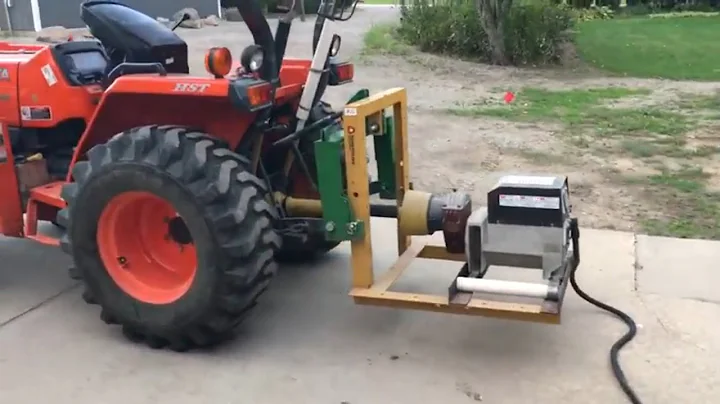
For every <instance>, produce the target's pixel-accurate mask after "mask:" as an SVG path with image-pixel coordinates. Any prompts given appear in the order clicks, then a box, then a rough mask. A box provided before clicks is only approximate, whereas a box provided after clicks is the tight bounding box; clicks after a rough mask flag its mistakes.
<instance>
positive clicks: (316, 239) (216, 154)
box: [0, 0, 354, 350]
mask: <svg viewBox="0 0 720 404" xmlns="http://www.w3.org/2000/svg"><path fill="white" fill-rule="evenodd" d="M227 3H228V4H225V5H226V6H236V7H237V8H238V9H239V11H240V13H241V14H242V17H243V20H244V21H245V23H246V24H247V26H248V27H249V29H250V31H251V33H252V36H253V38H254V44H252V45H250V46H248V47H247V48H246V49H245V50H244V51H243V53H242V55H241V56H240V64H239V65H235V64H233V63H232V56H231V54H230V51H229V50H228V49H226V48H212V49H210V50H209V51H208V54H207V56H206V59H205V65H206V68H207V70H208V72H209V73H210V74H209V75H208V76H205V77H203V76H190V75H189V74H188V73H189V69H188V50H187V45H186V43H185V42H184V41H183V40H182V39H180V37H178V36H177V35H176V34H175V33H173V32H172V30H171V29H169V28H168V27H166V26H165V25H163V24H161V23H159V22H157V21H155V20H154V19H152V18H150V17H149V16H147V15H144V14H142V13H140V12H138V11H136V10H133V9H131V8H129V7H127V6H125V5H123V4H121V3H117V2H113V1H104V0H103V1H87V2H85V3H83V4H82V5H81V9H80V12H81V17H82V19H83V21H84V22H85V24H86V25H87V26H88V28H89V29H90V32H91V34H92V35H93V36H94V37H95V38H96V39H97V40H83V41H69V42H66V43H61V44H55V45H50V46H44V45H26V44H12V43H0V97H2V99H1V101H2V104H0V130H1V132H2V136H1V137H0V181H1V183H2V184H3V186H2V188H1V190H0V233H2V234H4V235H6V236H11V237H27V238H30V239H34V240H36V241H39V242H41V243H45V244H50V245H59V246H60V247H61V248H62V249H63V250H64V251H65V252H67V253H68V254H70V255H71V256H72V258H73V260H74V264H75V265H74V268H73V269H72V270H71V275H72V276H73V277H75V278H76V279H80V280H82V282H83V283H84V286H85V291H84V294H83V297H84V299H85V300H86V301H87V302H88V303H92V304H98V305H100V306H101V308H102V319H103V320H104V321H105V322H107V323H110V324H119V325H121V326H122V329H123V332H124V334H125V335H126V336H128V337H130V338H132V339H138V340H144V341H145V342H146V343H147V344H149V345H151V346H153V347H163V346H169V347H170V348H172V349H175V350H184V349H188V348H191V347H194V346H203V345H208V344H213V343H215V342H218V341H220V340H222V339H223V338H225V337H227V336H228V333H229V332H230V330H232V329H233V327H234V326H235V325H236V324H237V323H238V322H239V320H240V319H241V318H242V317H243V316H244V315H245V312H246V311H247V310H248V309H250V308H251V307H253V305H254V304H255V301H256V299H257V298H258V296H259V295H260V294H261V293H263V291H264V290H265V288H266V287H267V285H268V283H269V282H270V279H271V278H272V277H273V275H274V274H275V271H276V263H275V262H276V259H277V260H298V259H307V258H309V257H312V256H313V255H316V254H319V253H323V252H326V251H328V250H330V249H332V248H334V247H335V246H336V245H337V244H338V243H339V242H340V241H339V240H335V241H333V240H327V238H326V237H325V230H324V227H323V225H322V224H318V223H317V222H318V221H319V220H321V219H317V218H316V219H310V218H306V219H303V218H291V217H289V215H288V214H287V211H286V209H285V208H284V206H283V203H284V200H285V199H287V198H290V197H295V198H310V199H314V200H319V194H318V190H317V170H316V163H315V156H314V153H315V151H314V147H313V142H314V141H315V140H317V139H318V138H319V137H320V134H321V132H322V130H324V129H326V128H328V127H330V126H334V127H336V128H340V130H341V126H340V121H339V118H340V114H338V113H336V112H334V111H332V110H331V108H330V106H329V105H327V104H325V103H323V102H322V101H320V100H321V97H322V95H323V93H324V91H325V89H326V88H327V86H328V85H339V84H343V83H346V82H349V81H351V80H352V77H353V66H352V65H351V64H349V63H336V61H335V56H336V55H337V52H338V51H339V46H340V37H339V36H338V35H337V34H335V33H334V32H332V31H331V30H329V29H328V26H327V25H329V24H331V23H335V22H337V21H339V20H343V19H347V18H349V15H351V12H352V11H354V8H353V9H352V10H349V9H348V5H350V4H335V2H334V1H329V2H326V3H324V4H323V5H322V7H321V9H320V10H319V14H318V19H317V23H316V29H315V38H314V40H313V49H314V50H315V52H314V54H315V56H314V58H313V59H312V60H297V59H288V58H284V57H283V55H284V53H285V45H286V43H287V39H288V34H289V31H290V24H291V21H292V19H283V20H282V21H281V22H280V24H279V26H278V30H277V31H278V32H277V33H276V35H273V33H272V32H271V30H270V27H269V25H268V23H267V21H266V19H265V17H264V16H263V13H262V11H261V8H260V6H259V5H258V4H257V2H255V1H247V0H243V1H234V2H233V1H227ZM348 13H350V14H349V15H348ZM281 139H284V140H285V141H284V142H283V143H278V141H279V140H281ZM341 158H342V156H341V155H338V156H337V160H338V161H340V159H341ZM15 184H17V186H15ZM39 221H51V222H54V223H55V224H56V225H57V226H58V227H60V228H61V229H62V230H63V236H62V237H61V238H60V239H57V238H53V237H49V236H47V235H45V234H41V232H39V231H38V222H39Z"/></svg>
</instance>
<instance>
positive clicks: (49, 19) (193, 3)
mask: <svg viewBox="0 0 720 404" xmlns="http://www.w3.org/2000/svg"><path fill="white" fill-rule="evenodd" d="M0 1H6V0H0ZM10 1H11V3H12V7H10V18H11V22H12V24H13V29H14V30H18V31H25V30H28V31H34V30H35V27H34V25H33V15H32V7H31V4H32V1H33V0H10ZM83 1H85V0H37V4H38V6H39V9H40V20H41V23H42V26H43V27H50V26H54V25H62V26H64V27H66V28H81V27H83V26H84V25H85V24H83V22H82V20H81V19H80V4H81V3H83ZM118 1H119V2H122V3H125V4H127V5H128V6H130V7H132V8H134V9H136V10H138V11H140V12H143V13H145V14H147V15H149V16H151V17H153V18H155V17H165V18H171V17H172V15H173V14H175V12H177V11H179V10H180V9H183V8H185V7H192V8H194V9H196V10H197V11H198V12H199V13H200V16H202V17H205V16H208V15H210V14H216V15H217V13H218V8H217V0H118ZM0 15H1V16H2V18H0V19H1V20H2V21H0V27H1V28H2V29H3V30H6V29H7V23H6V21H5V15H4V11H2V12H0Z"/></svg>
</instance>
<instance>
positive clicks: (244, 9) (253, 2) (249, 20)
mask: <svg viewBox="0 0 720 404" xmlns="http://www.w3.org/2000/svg"><path fill="white" fill-rule="evenodd" d="M220 5H221V6H222V7H224V8H230V7H235V8H237V10H238V12H239V13H240V15H241V16H242V19H243V21H244V22H245V24H246V25H247V27H248V29H249V30H250V33H251V34H252V36H253V40H254V41H255V44H256V45H260V46H262V48H263V51H264V52H265V55H264V57H265V60H264V62H263V67H262V71H261V72H260V76H261V77H262V79H264V80H267V81H269V82H272V83H274V82H276V81H277V78H278V60H277V55H276V54H275V40H274V39H273V34H272V31H271V30H270V25H268V22H267V19H266V18H265V16H264V15H263V10H262V7H260V3H258V2H257V0H221V1H220Z"/></svg>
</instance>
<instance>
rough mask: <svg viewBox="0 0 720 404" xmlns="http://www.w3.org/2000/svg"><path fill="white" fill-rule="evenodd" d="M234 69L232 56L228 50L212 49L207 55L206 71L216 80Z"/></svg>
mask: <svg viewBox="0 0 720 404" xmlns="http://www.w3.org/2000/svg"><path fill="white" fill-rule="evenodd" d="M231 69H232V54H231V53H230V49H228V48H210V50H208V51H207V53H206V54H205V70H207V72H208V73H210V74H212V75H213V76H214V77H215V78H217V79H219V78H223V77H225V76H227V75H228V73H230V70H231Z"/></svg>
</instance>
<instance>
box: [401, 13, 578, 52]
mask: <svg viewBox="0 0 720 404" xmlns="http://www.w3.org/2000/svg"><path fill="white" fill-rule="evenodd" d="M572 22H573V18H572V14H571V10H570V8H569V7H567V6H563V5H557V4H553V3H552V2H540V1H538V2H528V3H527V4H517V5H514V6H513V7H512V8H511V9H510V12H509V14H508V15H507V16H506V20H505V21H504V32H503V35H504V37H505V46H506V52H507V56H508V59H509V60H510V62H512V63H513V64H516V65H524V64H545V63H553V62H557V61H558V60H559V58H560V49H561V45H562V44H563V42H564V41H565V40H566V38H565V32H566V31H567V30H568V29H569V28H570V27H571V26H572ZM398 34H399V35H400V37H401V38H402V39H403V40H404V41H406V42H408V43H410V44H412V45H416V46H418V47H419V48H420V50H422V51H426V52H436V53H449V54H454V55H458V56H461V57H467V58H474V59H480V60H482V61H486V62H487V61H490V60H491V59H490V55H491V54H492V49H490V46H489V43H488V36H487V33H486V32H485V31H484V30H483V28H482V25H481V24H480V16H479V15H478V12H477V9H476V8H475V5H474V2H473V1H471V0H450V1H434V0H412V1H411V4H409V5H407V6H406V7H404V8H403V11H402V20H401V24H400V27H399V29H398Z"/></svg>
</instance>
